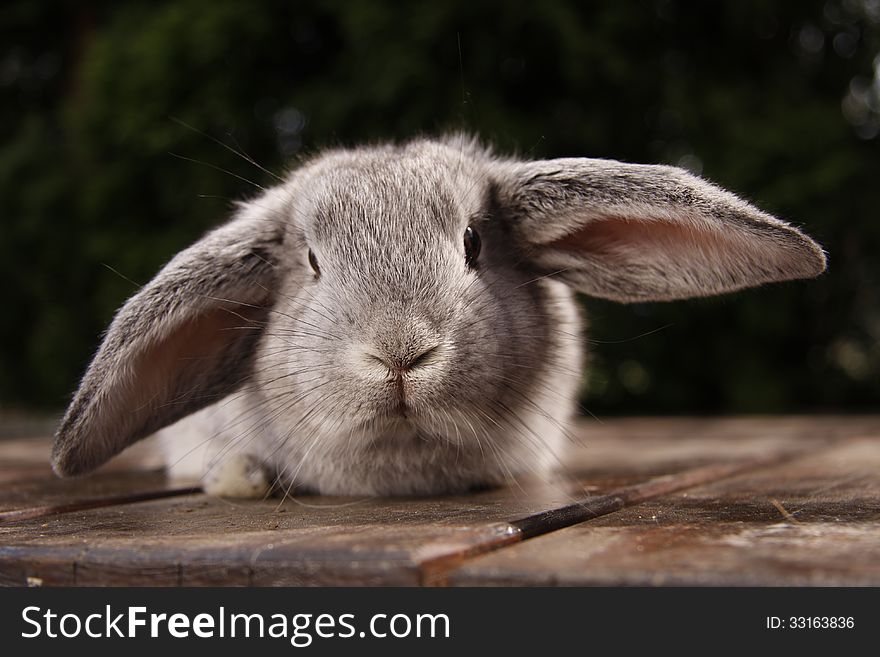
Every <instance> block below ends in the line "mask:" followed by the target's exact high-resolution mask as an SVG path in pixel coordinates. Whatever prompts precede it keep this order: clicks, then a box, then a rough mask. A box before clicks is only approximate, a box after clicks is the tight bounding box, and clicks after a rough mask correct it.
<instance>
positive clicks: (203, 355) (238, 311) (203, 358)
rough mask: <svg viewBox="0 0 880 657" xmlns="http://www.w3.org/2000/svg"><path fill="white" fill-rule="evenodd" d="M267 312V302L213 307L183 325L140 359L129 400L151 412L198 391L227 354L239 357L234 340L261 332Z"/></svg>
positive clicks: (137, 362)
mask: <svg viewBox="0 0 880 657" xmlns="http://www.w3.org/2000/svg"><path fill="white" fill-rule="evenodd" d="M265 315H266V309H265V308H262V307H260V308H256V307H248V306H235V307H234V308H232V307H220V308H210V309H207V310H205V311H203V312H200V313H199V314H197V315H195V316H194V317H193V318H191V319H190V320H188V321H186V322H185V323H183V324H181V325H180V326H179V327H177V328H176V329H174V330H173V331H171V332H170V333H169V334H168V335H167V336H164V337H163V338H162V339H160V340H158V341H156V342H154V343H153V344H152V345H150V346H149V347H148V348H146V349H145V350H144V351H143V352H142V353H141V354H140V356H139V357H138V358H137V360H136V362H135V365H134V367H133V368H132V374H133V375H134V378H135V380H134V381H132V382H131V384H132V385H131V386H130V387H128V396H129V397H130V398H129V399H128V400H126V405H127V406H129V408H130V410H132V411H135V410H137V411H138V412H139V413H143V414H144V415H150V414H151V413H152V412H153V409H155V408H156V407H157V406H161V405H163V404H169V403H170V404H174V403H180V402H183V401H184V400H185V399H186V398H187V397H189V396H191V395H195V396H197V395H198V394H199V391H198V388H199V387H200V382H201V381H203V380H205V379H210V378H213V377H214V376H215V373H216V371H217V369H218V368H223V367H224V363H223V362H222V361H223V359H224V357H225V358H234V357H236V354H235V353H234V352H235V350H234V348H233V345H234V343H236V342H238V341H239V340H241V339H243V338H244V337H245V336H246V334H247V333H248V332H249V331H250V332H256V331H258V330H259V327H260V326H261V325H262V324H261V321H263V320H265ZM229 365H230V366H231V365H232V363H229ZM181 388H182V389H181ZM173 395H180V396H181V399H175V398H174V397H173Z"/></svg>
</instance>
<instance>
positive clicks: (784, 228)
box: [495, 158, 825, 302]
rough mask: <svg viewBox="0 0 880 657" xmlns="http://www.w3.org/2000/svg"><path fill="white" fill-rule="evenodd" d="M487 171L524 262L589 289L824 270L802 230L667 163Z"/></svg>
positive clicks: (711, 286)
mask: <svg viewBox="0 0 880 657" xmlns="http://www.w3.org/2000/svg"><path fill="white" fill-rule="evenodd" d="M495 180H496V183H497V190H496V191H497V196H498V202H499V203H500V205H501V206H502V208H503V210H504V212H505V214H506V215H507V217H508V219H509V220H510V221H511V222H512V232H513V234H514V236H515V239H516V240H517V242H518V243H519V244H520V246H521V247H522V248H523V251H524V252H525V253H526V255H527V257H528V258H529V259H530V261H531V262H532V263H533V264H535V265H536V266H537V267H538V268H539V269H541V270H543V271H546V272H548V273H550V272H553V273H554V274H555V278H559V279H561V280H564V281H566V282H567V283H568V284H569V285H571V286H572V287H574V288H575V289H577V290H579V291H581V292H584V293H586V294H590V295H593V296H597V297H603V298H606V299H612V300H615V301H623V302H631V301H650V300H654V301H666V300H672V299H682V298H686V297H696V296H708V295H712V294H719V293H722V292H729V291H732V290H738V289H741V288H744V287H750V286H754V285H760V284H762V283H769V282H772V281H785V280H791V279H796V278H811V277H813V276H818V275H819V274H821V273H822V272H823V271H824V270H825V254H824V253H823V251H822V249H821V248H820V247H819V245H817V244H816V243H815V242H814V241H813V240H811V239H810V238H809V237H807V236H806V235H804V234H803V233H802V232H800V231H799V230H797V229H796V228H794V227H792V226H790V225H788V224H787V223H785V222H783V221H780V220H779V219H776V218H774V217H772V216H770V215H768V214H765V213H764V212H761V211H760V210H758V209H757V208H755V207H754V206H752V205H750V204H748V203H746V202H745V201H743V200H741V199H739V198H737V197H736V196H734V195H733V194H731V193H730V192H727V191H724V190H723V189H720V188H719V187H716V186H715V185H713V184H711V183H708V182H706V181H704V180H702V179H700V178H697V177H696V176H693V175H691V174H689V173H687V172H686V171H684V170H682V169H678V168H675V167H669V166H659V165H641V164H625V163H623V162H616V161H614V160H596V159H580V158H571V159H557V160H544V161H536V162H514V163H505V164H501V165H499V166H498V170H497V175H496V178H495Z"/></svg>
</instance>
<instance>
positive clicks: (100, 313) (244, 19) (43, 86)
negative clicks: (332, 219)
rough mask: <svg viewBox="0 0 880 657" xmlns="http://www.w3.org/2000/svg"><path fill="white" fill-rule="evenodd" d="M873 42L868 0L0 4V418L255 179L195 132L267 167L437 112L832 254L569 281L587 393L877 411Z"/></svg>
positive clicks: (877, 124)
mask: <svg viewBox="0 0 880 657" xmlns="http://www.w3.org/2000/svg"><path fill="white" fill-rule="evenodd" d="M878 53H880V1H878V0H827V1H824V2H767V1H736V2H734V1H731V2H726V3H721V2H681V1H673V0H661V1H657V2H640V3H635V2H631V3H624V2H614V3H610V2H609V3H586V2H562V1H552V0H542V2H540V3H534V2H532V3H526V2H522V3H520V2H513V1H508V2H504V3H479V2H474V1H473V0H468V1H461V2H451V1H446V2H440V1H437V0H434V1H427V2H406V3H404V2H373V3H369V4H367V3H362V4H358V3H343V2H311V1H309V2H304V1H299V2H292V1H291V2H280V1H279V2H249V1H246V0H176V1H174V2H155V1H151V2H146V1H143V0H140V1H138V0H132V1H126V2H107V3H97V2H92V3H89V2H75V3H74V2H70V3H65V2H48V1H43V2H35V1H22V0H6V2H4V3H3V5H2V8H0V222H2V224H0V225H2V233H0V267H2V271H0V274H2V281H3V299H4V301H5V303H4V304H3V306H4V309H3V310H2V311H0V359H2V361H0V362H2V367H0V411H7V412H8V411H10V410H12V409H18V410H20V409H26V410H29V411H37V410H39V411H55V410H58V409H60V408H62V407H63V406H64V405H65V404H66V402H67V399H68V395H69V394H70V392H71V391H72V389H73V388H74V387H75V385H76V382H77V379H78V377H79V375H80V374H81V372H82V370H83V369H84V367H85V365H86V363H87V361H88V359H89V357H90V356H91V354H92V352H93V350H94V349H95V348H96V346H97V344H98V341H99V339H100V334H101V331H102V330H103V328H104V327H105V326H106V324H107V322H108V321H109V320H110V318H111V316H112V314H113V311H114V310H115V309H116V308H117V307H118V305H119V304H120V303H121V302H122V301H123V300H124V299H125V298H126V297H127V296H129V295H130V294H132V293H133V292H134V291H135V289H136V287H135V284H134V283H133V282H132V281H134V282H137V283H143V282H146V281H147V280H149V278H150V277H151V276H152V275H153V274H154V273H155V272H156V270H157V269H158V268H159V267H160V265H161V264H162V263H164V262H165V261H166V260H167V259H168V258H170V257H171V256H172V255H173V254H174V253H175V252H176V251H178V250H179V249H181V248H182V247H184V246H186V245H187V244H188V243H190V242H191V241H192V240H194V239H195V238H196V237H197V236H198V235H200V234H201V233H202V232H203V231H205V230H206V229H207V228H209V227H210V226H212V225H214V224H216V223H218V222H219V221H221V220H222V219H223V218H224V216H225V215H226V213H227V211H228V206H229V202H230V200H231V199H235V198H240V197H242V196H246V195H249V194H251V193H252V191H253V187H252V186H251V185H250V184H249V183H248V182H246V181H244V180H241V179H240V178H238V177H237V176H241V177H244V178H247V179H250V180H253V181H255V182H257V183H261V184H271V182H272V179H271V177H270V176H268V175H267V174H265V173H263V172H261V171H260V170H259V169H257V168H255V167H253V166H251V165H249V164H248V163H247V162H245V161H244V160H243V159H242V158H239V157H237V156H236V155H234V154H232V153H231V152H229V151H227V150H225V149H224V148H223V147H222V146H220V145H218V144H217V143H215V142H214V141H212V139H211V138H209V137H207V136H204V135H202V134H199V132H197V131H196V130H198V131H201V132H203V133H205V134H206V135H209V136H210V137H213V138H215V139H218V140H221V141H223V142H226V143H228V144H230V145H234V146H236V147H240V148H242V149H244V150H245V151H247V152H248V153H249V154H250V155H251V156H253V157H254V158H255V159H256V161H258V162H259V163H260V164H262V165H264V166H265V167H267V168H269V169H271V170H273V171H279V172H280V171H283V170H284V169H285V168H286V167H289V166H292V165H293V164H295V162H296V160H297V158H298V157H301V156H303V155H308V154H311V153H314V152H315V151H316V150H318V149H320V148H321V147H323V146H326V145H335V144H340V143H341V144H353V143H357V142H361V141H364V140H370V141H375V140H379V139H386V138H406V137H410V136H413V135H415V134H418V133H429V134H436V133H441V132H443V131H447V130H452V129H466V130H468V131H471V132H474V133H477V134H479V135H481V136H482V137H483V138H484V139H485V140H487V141H491V142H493V143H494V144H496V146H497V148H498V150H500V151H502V152H513V151H517V152H520V153H522V154H525V155H528V156H532V157H557V156H593V157H611V158H617V159H622V160H628V161H638V162H654V163H670V164H678V165H680V166H684V167H687V168H689V169H691V170H692V171H695V172H697V173H701V174H702V175H704V176H706V177H707V178H709V179H711V180H714V181H716V182H718V183H720V184H722V185H723V186H725V187H728V188H730V189H732V190H734V191H736V192H737V193H739V194H741V195H743V196H745V197H747V198H749V199H751V200H753V201H755V202H756V203H757V204H758V205H759V206H761V207H762V208H763V209H765V210H767V211H769V212H772V213H775V214H777V215H779V216H781V217H782V218H785V219H787V220H790V221H793V222H794V223H796V224H798V225H801V226H803V227H804V228H805V229H806V230H807V232H809V233H810V234H811V235H812V236H814V237H815V238H816V239H818V240H819V241H820V242H821V243H822V244H823V245H824V246H825V248H826V249H827V250H828V252H829V256H830V259H829V261H830V271H829V273H828V274H826V275H825V276H823V277H822V278H820V279H818V280H815V281H807V282H795V283H786V284H780V285H776V286H769V287H766V288H762V289H759V290H750V291H746V292H741V293H738V294H734V295H729V296H726V297H721V298H717V299H712V300H702V301H684V302H676V303H669V304H640V305H635V306H618V305H616V304H613V303H608V302H598V301H594V300H588V301H587V302H586V304H587V306H588V308H589V311H590V323H591V334H590V337H591V339H592V340H593V341H595V343H596V344H594V345H593V347H592V352H593V364H592V368H591V370H590V373H589V377H588V378H589V386H588V392H587V393H586V394H585V399H584V401H585V405H586V406H587V408H589V409H590V410H591V411H593V412H595V413H600V414H611V413H641V412H650V413H715V412H731V413H733V412H791V411H828V410H837V411H856V410H863V411H864V410H871V409H874V410H877V408H878V404H877V400H878V398H880V397H878V393H880V340H878V338H880V299H878V290H880V287H878V283H880V266H878V263H880V257H878V255H877V254H878V253H880V225H878V221H877V219H878V216H877V207H878V201H880V137H878V132H880V56H878ZM175 118H176V119H179V120H180V121H182V122H185V123H186V124H188V125H190V126H192V127H193V128H195V129H196V130H193V129H191V128H188V127H186V126H185V125H182V124H181V123H179V122H177V121H175V120H174V119H175ZM174 154H177V155H179V156H183V157H184V158H191V159H181V158H180V157H176V156H175V155H174ZM193 160H195V161H193ZM220 169H225V170H227V171H228V172H230V173H224V172H222V171H220ZM232 174H234V175H232ZM656 329H660V330H657V331H656V332H653V333H651V334H650V335H643V334H646V333H648V332H651V331H655V330H656ZM639 336H641V337H639Z"/></svg>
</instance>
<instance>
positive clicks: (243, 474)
mask: <svg viewBox="0 0 880 657" xmlns="http://www.w3.org/2000/svg"><path fill="white" fill-rule="evenodd" d="M202 489H203V490H204V491H205V493H207V494H208V495H212V496H214V497H240V498H252V499H253V498H258V497H265V496H266V495H267V493H268V492H269V481H268V479H267V477H266V471H265V470H264V469H263V467H262V465H261V464H260V463H259V461H257V459H256V458H254V457H253V456H251V455H250V454H234V455H231V456H229V457H228V458H225V459H223V460H222V461H220V462H219V463H214V464H212V465H211V467H210V468H209V469H208V471H207V472H206V473H205V475H204V477H203V478H202Z"/></svg>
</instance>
